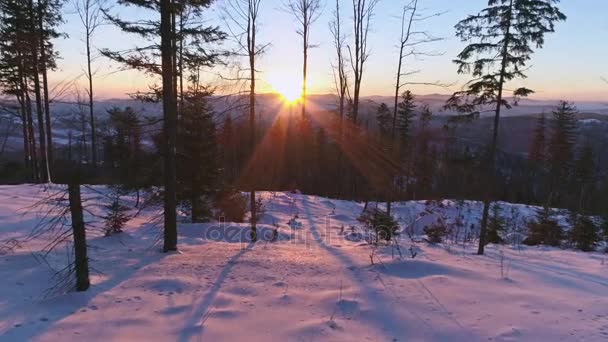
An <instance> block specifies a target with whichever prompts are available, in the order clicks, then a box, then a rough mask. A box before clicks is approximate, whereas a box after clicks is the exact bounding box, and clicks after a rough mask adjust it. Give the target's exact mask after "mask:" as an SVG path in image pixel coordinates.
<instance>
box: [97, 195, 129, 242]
mask: <svg viewBox="0 0 608 342" xmlns="http://www.w3.org/2000/svg"><path fill="white" fill-rule="evenodd" d="M105 208H106V210H107V213H106V215H105V216H104V217H103V219H104V227H105V234H106V236H110V235H112V234H116V233H121V232H122V229H123V228H124V227H125V224H127V222H129V220H130V219H131V217H130V216H129V215H128V211H129V208H128V207H126V206H124V205H122V204H121V203H120V197H118V196H117V197H115V198H114V199H113V200H112V203H110V204H109V205H107V206H106V207H105Z"/></svg>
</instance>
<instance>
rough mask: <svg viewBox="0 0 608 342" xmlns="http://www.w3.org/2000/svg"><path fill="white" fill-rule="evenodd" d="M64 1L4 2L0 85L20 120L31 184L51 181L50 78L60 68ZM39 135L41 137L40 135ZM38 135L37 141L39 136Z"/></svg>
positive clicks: (0, 10)
mask: <svg viewBox="0 0 608 342" xmlns="http://www.w3.org/2000/svg"><path fill="white" fill-rule="evenodd" d="M62 5H63V1H61V0H44V1H42V0H38V1H34V0H25V1H23V0H2V1H0V16H1V20H0V84H1V86H2V91H3V93H4V94H6V95H10V96H13V97H14V99H15V100H16V105H10V106H8V107H9V108H6V109H7V110H8V111H10V112H12V113H13V115H14V116H16V117H17V118H18V119H19V121H20V126H21V128H22V137H23V165H24V168H25V169H26V170H28V172H27V175H28V178H27V180H29V181H41V182H45V181H47V180H49V179H50V178H51V172H52V168H51V167H50V165H52V164H53V159H54V158H53V152H54V151H53V148H52V146H53V134H52V130H51V113H50V102H51V100H52V99H51V98H50V90H49V82H48V73H49V72H50V71H52V70H54V69H56V68H57V58H58V54H57V51H55V48H54V43H53V41H54V39H56V38H58V37H60V36H61V35H62V34H61V33H60V32H58V31H57V26H58V25H59V24H60V23H62V22H63V18H62V12H61V11H62ZM36 130H37V132H36ZM36 135H37V136H36Z"/></svg>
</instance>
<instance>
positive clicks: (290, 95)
mask: <svg viewBox="0 0 608 342" xmlns="http://www.w3.org/2000/svg"><path fill="white" fill-rule="evenodd" d="M273 87H274V88H275V89H276V92H277V93H279V94H280V95H281V97H282V98H283V100H284V101H285V102H288V103H296V102H298V101H299V100H300V99H301V98H302V89H301V88H300V86H299V85H297V84H290V83H283V84H275V85H273Z"/></svg>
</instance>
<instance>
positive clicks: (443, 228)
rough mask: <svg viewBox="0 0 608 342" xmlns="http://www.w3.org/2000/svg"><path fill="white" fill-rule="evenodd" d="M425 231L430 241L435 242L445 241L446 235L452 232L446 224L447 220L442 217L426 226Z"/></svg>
mask: <svg viewBox="0 0 608 342" xmlns="http://www.w3.org/2000/svg"><path fill="white" fill-rule="evenodd" d="M423 231H424V234H426V237H427V240H428V242H429V243H433V244H435V243H441V242H443V240H444V239H445V237H446V236H448V235H449V234H450V229H449V228H448V226H447V225H446V224H445V221H444V220H442V219H440V218H438V219H437V221H435V222H434V223H433V224H432V225H430V226H425V227H424V229H423Z"/></svg>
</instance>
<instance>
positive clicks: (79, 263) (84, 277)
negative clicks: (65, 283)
mask: <svg viewBox="0 0 608 342" xmlns="http://www.w3.org/2000/svg"><path fill="white" fill-rule="evenodd" d="M68 194H69V202H70V214H71V217H72V234H73V236H74V266H75V267H74V268H75V270H76V290H77V291H86V290H87V289H88V288H89V286H90V282H89V258H88V257H87V238H86V230H85V225H84V218H83V215H82V201H81V199H80V185H79V184H76V183H74V182H70V183H69V184H68Z"/></svg>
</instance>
